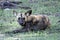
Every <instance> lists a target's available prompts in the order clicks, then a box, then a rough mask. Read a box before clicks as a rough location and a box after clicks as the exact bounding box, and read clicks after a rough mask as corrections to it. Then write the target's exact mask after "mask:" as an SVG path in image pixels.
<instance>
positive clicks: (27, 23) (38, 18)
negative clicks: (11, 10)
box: [16, 10, 50, 30]
mask: <svg viewBox="0 0 60 40" xmlns="http://www.w3.org/2000/svg"><path fill="white" fill-rule="evenodd" d="M18 15H20V16H18ZM18 15H16V16H17V19H18V23H19V24H20V25H21V26H24V28H26V29H27V30H45V29H46V28H47V27H50V20H49V18H48V16H46V15H32V10H29V11H27V12H26V13H18Z"/></svg>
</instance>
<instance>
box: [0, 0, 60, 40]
mask: <svg viewBox="0 0 60 40" xmlns="http://www.w3.org/2000/svg"><path fill="white" fill-rule="evenodd" d="M21 1H22V2H23V4H21V5H20V6H29V7H31V8H32V13H33V14H51V15H49V16H48V17H49V19H50V21H51V27H50V29H46V30H44V31H38V32H27V33H17V34H2V35H3V36H1V38H2V39H1V38H0V39H1V40H60V30H57V29H60V23H59V22H58V21H59V20H60V17H59V16H57V17H56V16H55V14H56V13H57V12H59V13H60V0H37V2H34V3H30V2H29V0H21ZM13 10H16V11H17V12H26V11H27V10H25V9H11V10H4V11H3V12H2V11H1V10H0V33H5V32H8V31H12V30H16V29H20V28H21V26H20V25H19V24H18V22H17V20H16V18H15V17H14V15H13V12H12V11H13Z"/></svg>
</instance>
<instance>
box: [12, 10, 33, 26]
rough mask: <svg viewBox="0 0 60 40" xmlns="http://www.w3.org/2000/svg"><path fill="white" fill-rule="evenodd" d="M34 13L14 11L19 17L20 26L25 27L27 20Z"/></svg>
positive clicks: (30, 11)
mask: <svg viewBox="0 0 60 40" xmlns="http://www.w3.org/2000/svg"><path fill="white" fill-rule="evenodd" d="M31 13H32V10H28V11H27V12H25V13H17V12H16V11H13V14H14V15H15V16H16V17H17V21H18V23H19V24H20V25H22V26H25V23H26V22H25V20H26V19H27V18H28V16H30V15H31Z"/></svg>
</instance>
